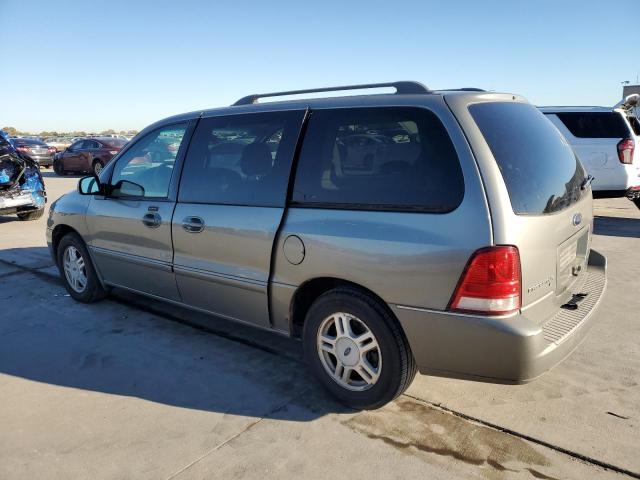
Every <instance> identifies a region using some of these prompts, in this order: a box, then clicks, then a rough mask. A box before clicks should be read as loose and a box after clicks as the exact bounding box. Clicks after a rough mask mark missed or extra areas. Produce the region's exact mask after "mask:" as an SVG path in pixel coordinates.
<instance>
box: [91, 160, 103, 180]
mask: <svg viewBox="0 0 640 480" xmlns="http://www.w3.org/2000/svg"><path fill="white" fill-rule="evenodd" d="M103 168H104V163H103V162H102V160H94V161H93V165H92V166H91V172H92V173H93V174H94V175H95V176H98V175H100V172H101V171H102V169H103Z"/></svg>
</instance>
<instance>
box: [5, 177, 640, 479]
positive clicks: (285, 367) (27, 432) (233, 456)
mask: <svg viewBox="0 0 640 480" xmlns="http://www.w3.org/2000/svg"><path fill="white" fill-rule="evenodd" d="M76 181H77V179H76V178H73V177H66V178H60V177H55V176H54V175H53V174H49V173H47V178H46V183H47V188H48V192H49V199H50V201H52V200H53V199H55V198H57V197H58V196H59V195H61V194H62V193H64V192H65V191H68V190H71V189H73V188H75V183H76ZM596 214H597V215H598V217H597V220H596V227H595V236H594V242H593V248H595V249H597V250H600V251H601V252H602V253H604V254H605V255H606V256H607V257H608V260H609V286H608V291H607V294H606V297H605V299H604V301H603V303H602V306H601V308H600V310H599V312H598V314H597V324H596V325H595V326H594V328H593V329H592V331H591V333H590V335H589V336H588V337H587V339H586V341H585V342H584V343H583V344H582V345H581V346H580V347H579V348H578V349H577V350H576V351H575V352H574V354H573V355H572V356H571V357H570V358H568V359H567V360H566V361H565V362H563V363H562V364H560V365H559V366H558V367H556V368H555V369H554V370H552V371H551V372H549V373H547V374H546V375H545V376H543V377H542V378H541V379H539V380H537V381H535V382H533V383H531V384H528V385H523V386H502V385H491V384H483V383H473V382H466V381H460V380H449V379H440V378H433V377H424V376H418V377H417V378H416V380H415V382H414V383H413V385H412V386H411V388H410V389H409V390H408V392H407V394H406V395H403V396H401V397H400V398H399V399H398V400H397V401H395V402H393V403H391V404H389V405H388V406H386V407H384V408H382V409H380V410H377V411H371V412H354V411H350V410H347V409H345V408H344V407H341V406H340V405H338V404H337V403H335V402H334V401H333V400H332V399H331V398H330V397H329V396H327V395H326V394H325V393H324V391H323V390H322V389H321V388H320V387H319V385H318V384H317V383H316V382H315V381H314V379H313V378H311V377H310V375H309V373H308V371H307V369H306V368H305V366H304V365H303V364H302V363H301V360H300V346H299V344H297V343H296V342H293V341H290V340H288V339H286V338H283V337H280V336H275V335H271V334H268V333H265V332H261V331H257V330H253V329H251V328H249V327H244V326H240V325H235V324H232V323H230V322H226V321H224V320H220V319H216V318H213V317H208V316H206V315H201V314H195V313H193V312H189V311H186V310H183V309H180V308H176V307H168V306H166V305H163V304H161V303H158V302H155V301H151V300H147V299H143V298H140V297H136V296H133V295H130V294H125V293H122V292H116V293H115V295H114V296H112V297H110V298H109V299H107V300H105V301H103V302H101V303H98V304H93V305H84V304H79V303H76V302H74V301H73V300H71V299H70V298H69V297H68V295H67V294H66V291H65V290H64V288H63V287H62V284H61V282H60V281H59V280H58V278H57V273H56V271H55V268H54V267H52V263H51V260H50V258H49V257H48V253H47V251H46V248H45V239H44V229H45V221H46V217H44V218H42V219H41V220H39V221H36V222H19V221H17V219H15V217H0V312H1V313H0V479H2V480H4V479H32V478H61V479H72V478H92V479H124V478H136V479H138V478H142V479H174V478H175V479H210V478H224V479H229V478H261V479H264V478H269V479H271V478H311V479H315V478H323V479H324V478H352V479H360V478H362V479H369V478H402V479H406V478H430V479H439V478H483V479H502V478H542V479H556V478H575V479H584V478H625V477H630V478H640V455H638V453H640V429H639V427H640V424H639V422H640V385H639V383H640V322H639V321H638V320H639V318H640V317H639V315H638V313H637V312H639V311H640V295H639V294H638V293H639V292H640V211H639V210H637V209H636V208H635V206H634V205H633V204H632V203H630V202H629V201H627V200H625V199H616V200H598V201H596Z"/></svg>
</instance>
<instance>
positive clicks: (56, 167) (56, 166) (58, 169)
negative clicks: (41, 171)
mask: <svg viewBox="0 0 640 480" xmlns="http://www.w3.org/2000/svg"><path fill="white" fill-rule="evenodd" d="M53 171H54V172H55V174H56V175H60V176H62V175H66V173H67V172H66V171H65V169H64V166H63V165H62V162H60V161H57V162H53Z"/></svg>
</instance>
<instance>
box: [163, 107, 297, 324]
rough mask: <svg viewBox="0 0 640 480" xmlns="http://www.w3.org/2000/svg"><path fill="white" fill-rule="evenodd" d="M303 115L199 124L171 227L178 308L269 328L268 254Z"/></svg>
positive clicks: (252, 115)
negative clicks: (178, 299) (180, 305)
mask: <svg viewBox="0 0 640 480" xmlns="http://www.w3.org/2000/svg"><path fill="white" fill-rule="evenodd" d="M304 116H305V111H304V110H292V111H282V112H267V113H250V114H236V115H228V116H215V117H208V118H202V119H201V120H200V122H199V124H198V126H197V128H196V131H195V133H194V136H193V139H192V141H191V144H190V147H189V152H188V153H187V158H186V160H185V165H184V168H183V171H182V177H181V181H180V190H179V195H178V204H177V206H176V209H175V212H174V215H173V223H172V236H173V248H174V260H173V265H174V271H175V277H176V282H177V285H178V289H179V291H180V295H181V298H182V301H183V302H184V303H186V304H188V305H190V306H192V307H196V308H199V309H202V310H206V311H208V312H211V313H214V314H217V315H220V316H223V317H226V318H231V319H234V320H240V321H244V322H249V323H253V324H257V325H260V326H265V327H266V326H269V325H270V322H269V304H268V295H267V288H268V283H269V274H270V269H271V251H272V248H273V244H274V240H275V237H276V234H277V231H278V229H279V227H280V223H281V221H282V217H283V214H284V211H285V203H286V195H287V185H288V181H289V174H290V170H291V163H292V160H293V155H294V151H295V147H296V143H297V140H298V136H299V134H300V129H301V126H302V122H303V119H304Z"/></svg>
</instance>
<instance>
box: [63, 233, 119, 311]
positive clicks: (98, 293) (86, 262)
mask: <svg viewBox="0 0 640 480" xmlns="http://www.w3.org/2000/svg"><path fill="white" fill-rule="evenodd" d="M57 260H58V269H59V270H60V275H61V277H62V281H63V282H64V286H65V288H66V289H67V292H69V294H70V295H71V296H72V297H73V298H74V299H75V300H78V301H79V302H84V303H92V302H95V301H97V300H101V299H102V298H104V297H105V296H106V294H107V293H106V291H105V289H104V288H102V285H101V284H100V280H99V279H98V276H97V275H96V271H95V269H94V268H93V264H92V263H91V257H89V252H88V251H87V248H86V247H85V244H84V242H83V241H82V239H81V238H80V237H79V236H78V235H77V234H75V233H68V234H66V235H65V236H64V237H62V240H60V243H59V244H58V250H57Z"/></svg>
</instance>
